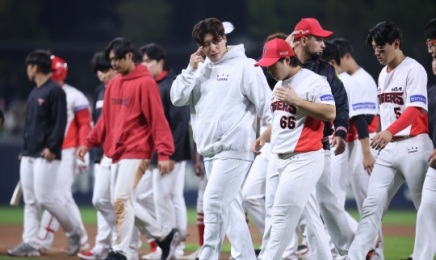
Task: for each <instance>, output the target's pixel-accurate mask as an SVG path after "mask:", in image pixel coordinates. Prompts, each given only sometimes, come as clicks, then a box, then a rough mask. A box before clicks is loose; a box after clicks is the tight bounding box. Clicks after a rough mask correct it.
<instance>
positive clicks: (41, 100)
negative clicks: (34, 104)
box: [38, 98, 45, 106]
mask: <svg viewBox="0 0 436 260" xmlns="http://www.w3.org/2000/svg"><path fill="white" fill-rule="evenodd" d="M44 101H45V100H44V99H42V98H38V104H39V105H40V106H42V103H44Z"/></svg>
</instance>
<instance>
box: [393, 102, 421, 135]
mask: <svg viewBox="0 0 436 260" xmlns="http://www.w3.org/2000/svg"><path fill="white" fill-rule="evenodd" d="M420 114H421V108H420V107H408V108H406V110H404V112H403V113H402V114H401V116H400V117H399V118H398V119H397V120H396V121H395V122H394V123H393V124H392V125H390V126H389V127H388V129H387V130H388V131H389V132H391V133H392V135H396V134H397V133H398V132H400V131H402V130H403V129H404V128H406V127H408V126H409V125H411V124H412V123H413V122H414V121H415V120H416V119H417V118H418V116H419V115H420Z"/></svg>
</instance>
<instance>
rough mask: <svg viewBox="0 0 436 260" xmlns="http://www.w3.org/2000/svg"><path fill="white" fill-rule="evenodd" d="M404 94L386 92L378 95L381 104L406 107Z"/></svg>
mask: <svg viewBox="0 0 436 260" xmlns="http://www.w3.org/2000/svg"><path fill="white" fill-rule="evenodd" d="M403 94H404V92H386V93H380V94H378V100H379V104H380V105H381V104H383V103H394V104H398V105H404V99H403Z"/></svg>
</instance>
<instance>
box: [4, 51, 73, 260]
mask: <svg viewBox="0 0 436 260" xmlns="http://www.w3.org/2000/svg"><path fill="white" fill-rule="evenodd" d="M26 64H27V76H28V77H29V80H30V81H32V82H34V83H35V84H36V88H34V89H32V91H31V92H30V95H29V97H28V100H27V108H26V123H25V127H24V133H23V137H24V147H23V151H22V153H21V155H22V157H21V164H20V180H21V185H22V189H23V197H24V203H25V206H24V232H23V242H22V243H21V244H20V245H18V246H17V247H15V248H14V249H11V250H8V254H9V255H11V256H39V251H38V238H37V237H38V229H39V217H40V209H41V207H44V208H45V209H46V210H47V211H48V212H50V213H51V214H52V215H53V216H54V217H55V218H56V219H57V220H58V221H59V223H60V225H61V226H62V229H63V230H64V232H65V233H66V234H67V236H68V249H67V254H68V255H74V254H77V252H78V251H79V250H80V235H81V229H80V224H79V223H77V222H76V221H75V218H74V217H72V216H71V213H69V211H68V209H67V205H65V198H63V197H61V196H58V195H57V193H56V191H57V187H56V185H57V184H56V183H57V182H56V179H57V178H58V176H59V165H60V162H61V159H62V143H63V141H64V135H65V128H66V125H67V98H66V95H65V91H63V90H62V89H61V88H60V87H59V85H58V84H56V83H54V82H53V81H52V80H51V78H50V77H51V72H52V67H51V64H52V62H51V59H50V54H49V53H48V52H46V51H42V50H37V51H33V52H31V53H30V54H29V55H28V56H27V58H26Z"/></svg>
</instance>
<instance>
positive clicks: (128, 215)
mask: <svg viewBox="0 0 436 260" xmlns="http://www.w3.org/2000/svg"><path fill="white" fill-rule="evenodd" d="M140 162H141V160H140V159H122V160H120V161H119V162H117V163H114V164H112V166H111V172H112V176H113V181H114V182H113V183H114V185H113V202H114V208H115V220H116V231H117V239H116V241H115V243H114V244H113V246H112V249H113V250H114V251H115V252H120V253H121V254H124V255H125V256H126V257H127V259H131V258H132V256H131V250H130V249H129V247H130V242H131V238H132V232H133V230H134V229H133V227H134V226H136V227H137V228H138V229H139V231H140V232H141V233H143V234H145V235H146V236H147V237H151V238H154V239H156V240H159V241H160V240H162V239H163V238H165V237H166V236H167V235H168V234H169V233H170V232H171V228H170V227H165V226H161V224H160V223H159V222H158V221H157V220H156V219H155V218H153V217H152V216H151V215H150V213H149V212H148V210H147V209H145V208H144V207H142V206H141V205H140V204H139V203H135V202H136V194H135V192H134V188H133V185H134V180H135V176H136V172H137V171H138V168H139V165H140Z"/></svg>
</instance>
